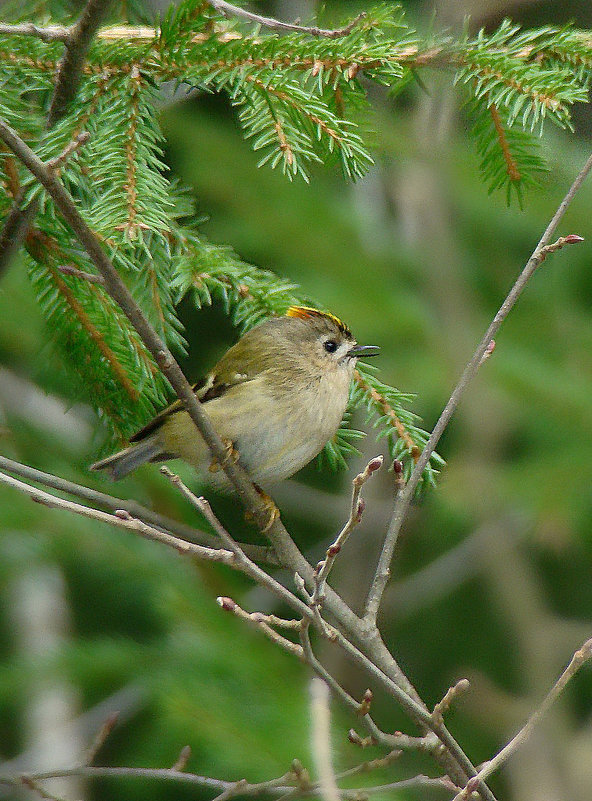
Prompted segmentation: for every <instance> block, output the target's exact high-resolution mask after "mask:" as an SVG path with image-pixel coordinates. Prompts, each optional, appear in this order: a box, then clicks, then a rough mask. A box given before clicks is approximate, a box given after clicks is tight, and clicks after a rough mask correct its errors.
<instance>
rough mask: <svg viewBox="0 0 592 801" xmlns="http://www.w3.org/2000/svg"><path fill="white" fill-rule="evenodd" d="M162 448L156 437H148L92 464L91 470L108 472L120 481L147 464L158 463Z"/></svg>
mask: <svg viewBox="0 0 592 801" xmlns="http://www.w3.org/2000/svg"><path fill="white" fill-rule="evenodd" d="M162 456H163V453H162V447H161V445H159V443H158V441H157V439H156V437H154V436H153V437H146V439H143V440H141V441H140V442H137V443H135V444H134V445H130V446H129V448H124V450H122V451H119V452H118V453H114V454H113V455H112V456H107V458H106V459H101V460H100V461H99V462H95V463H94V464H91V466H90V469H91V470H106V471H107V472H108V473H109V475H110V476H111V478H112V479H114V480H115V481H119V479H120V478H125V476H127V474H128V473H131V472H132V470H135V469H136V468H137V467H140V465H142V464H145V463H146V462H151V461H157V460H158V459H159V457H162Z"/></svg>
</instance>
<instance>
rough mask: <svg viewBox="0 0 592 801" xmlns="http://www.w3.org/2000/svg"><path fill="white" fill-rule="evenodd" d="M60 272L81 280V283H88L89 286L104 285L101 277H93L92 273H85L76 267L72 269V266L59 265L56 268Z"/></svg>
mask: <svg viewBox="0 0 592 801" xmlns="http://www.w3.org/2000/svg"><path fill="white" fill-rule="evenodd" d="M56 269H57V270H59V272H61V273H62V274H63V275H73V276H74V277H75V278H81V279H82V280H83V281H88V282H89V284H104V283H105V279H104V278H103V276H102V275H94V274H93V273H85V272H84V271H83V270H79V269H78V268H77V267H74V266H73V265H72V264H61V265H60V266H59V267H57V268H56Z"/></svg>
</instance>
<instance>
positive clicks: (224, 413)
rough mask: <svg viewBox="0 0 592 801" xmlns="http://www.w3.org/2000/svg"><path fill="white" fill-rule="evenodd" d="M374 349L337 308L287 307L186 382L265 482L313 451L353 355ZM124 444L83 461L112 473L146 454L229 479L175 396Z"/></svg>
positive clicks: (325, 431) (338, 414)
mask: <svg viewBox="0 0 592 801" xmlns="http://www.w3.org/2000/svg"><path fill="white" fill-rule="evenodd" d="M377 353H378V348H377V347H375V346H374V345H358V344H357V343H356V341H355V339H354V338H353V336H352V334H351V332H350V330H349V328H348V327H347V326H346V325H345V324H344V323H342V322H341V320H339V319H338V318H337V317H334V316H333V315H331V314H327V313H325V312H320V311H317V310H316V309H311V308H308V307H305V306H293V307H291V308H290V309H289V310H288V312H287V314H286V316H285V317H274V318H270V319H268V320H265V321H264V322H262V323H260V324H259V325H257V326H256V327H255V328H253V329H251V330H250V331H248V332H247V333H246V334H244V335H243V336H242V337H241V338H240V339H239V341H238V342H237V343H236V345H233V346H232V347H231V348H230V349H229V350H228V351H227V352H226V353H225V354H224V356H223V357H222V358H221V359H220V361H219V362H218V364H217V365H216V366H215V367H214V368H213V370H212V371H211V372H210V373H209V374H208V376H207V377H206V378H205V379H204V380H203V381H202V382H200V383H199V384H196V385H195V387H194V389H195V393H196V396H197V398H198V399H199V400H200V401H201V402H202V403H203V404H204V407H205V410H206V411H207V413H208V415H209V417H210V420H211V421H212V424H213V426H214V428H215V429H216V431H217V432H218V434H219V435H220V437H221V438H222V440H224V441H225V442H226V443H228V445H229V448H230V449H231V451H232V453H233V454H234V455H235V456H236V457H237V458H238V459H240V462H241V464H242V465H243V467H245V468H246V470H247V472H248V473H249V476H250V477H251V478H252V479H253V481H255V482H256V483H258V484H263V485H265V484H270V483H272V482H275V481H281V480H282V479H284V478H288V477H289V476H291V475H293V474H294V473H295V472H296V471H297V470H300V468H301V467H304V465H305V464H308V462H310V460H311V459H313V458H314V457H315V456H316V455H317V454H318V453H320V451H321V450H322V449H323V447H324V446H325V444H326V443H327V442H328V441H329V440H330V439H331V438H332V437H333V436H334V435H335V433H336V431H337V429H338V427H339V424H340V423H341V420H342V418H343V413H344V412H345V408H346V406H347V401H348V396H349V386H350V382H351V378H352V375H353V372H354V369H355V366H356V361H357V359H358V358H359V357H361V356H364V357H365V356H376V355H377ZM130 443H132V444H130V446H129V448H125V450H122V451H119V452H118V453H115V454H114V455H113V456H109V457H107V458H106V459H103V460H102V461H100V462H96V463H95V464H93V465H91V469H92V470H106V471H107V472H108V473H110V475H111V476H112V477H113V478H114V479H120V478H123V477H124V476H126V475H127V474H128V473H130V472H131V471H132V470H135V469H136V468H137V467H139V466H140V465H142V464H144V463H145V462H162V461H166V460H168V459H177V458H180V459H183V460H184V461H186V462H188V463H189V464H190V465H193V466H194V467H195V468H197V470H199V471H200V472H201V473H203V474H204V476H207V477H208V479H209V481H210V483H211V484H213V485H214V486H215V487H218V488H220V489H229V488H230V483H229V482H228V479H227V478H226V475H225V474H224V471H223V470H220V469H216V467H219V466H217V465H215V464H213V463H212V457H211V455H210V451H209V449H208V447H207V445H206V443H205V441H204V440H203V439H202V437H201V436H200V434H199V432H198V431H197V429H196V428H195V425H194V424H193V422H192V420H191V418H190V417H189V415H188V414H187V412H186V411H185V408H184V406H183V404H182V402H181V401H175V402H174V403H173V404H171V405H170V406H169V407H168V408H166V409H164V410H163V411H162V412H160V414H158V415H156V417H155V418H154V419H153V420H151V421H150V422H149V423H148V424H147V425H145V426H144V428H142V429H141V430H140V431H138V432H137V433H136V434H134V436H133V437H131V438H130Z"/></svg>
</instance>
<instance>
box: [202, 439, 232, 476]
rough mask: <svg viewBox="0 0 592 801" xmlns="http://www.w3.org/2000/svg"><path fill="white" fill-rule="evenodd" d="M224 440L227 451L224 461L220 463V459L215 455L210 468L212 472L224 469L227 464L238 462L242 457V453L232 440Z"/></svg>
mask: <svg viewBox="0 0 592 801" xmlns="http://www.w3.org/2000/svg"><path fill="white" fill-rule="evenodd" d="M222 442H223V443H224V448H225V450H226V453H225V454H224V458H223V459H222V463H220V462H219V461H218V459H217V458H216V457H215V456H214V458H213V459H212V461H211V462H210V466H209V468H208V470H209V471H210V473H217V472H218V470H222V469H223V467H224V465H225V464H236V463H237V462H238V460H239V458H240V454H239V452H238V451H237V449H236V448H235V447H234V442H232V440H230V439H223V440H222Z"/></svg>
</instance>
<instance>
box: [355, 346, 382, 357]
mask: <svg viewBox="0 0 592 801" xmlns="http://www.w3.org/2000/svg"><path fill="white" fill-rule="evenodd" d="M379 353H380V348H379V347H378V345H354V346H353V348H350V350H348V352H347V355H348V356H351V357H352V358H354V359H365V358H367V357H368V356H378V354H379Z"/></svg>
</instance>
